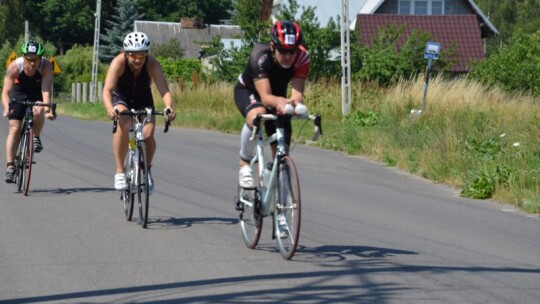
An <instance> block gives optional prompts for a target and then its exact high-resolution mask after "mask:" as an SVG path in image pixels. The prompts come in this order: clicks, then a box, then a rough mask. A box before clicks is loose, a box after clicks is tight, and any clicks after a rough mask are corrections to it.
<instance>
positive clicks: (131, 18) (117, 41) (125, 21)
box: [99, 0, 143, 62]
mask: <svg viewBox="0 0 540 304" xmlns="http://www.w3.org/2000/svg"><path fill="white" fill-rule="evenodd" d="M115 9H116V12H117V13H116V14H115V15H113V16H112V21H106V23H107V24H108V26H107V27H106V28H107V30H106V33H105V34H101V37H100V38H101V40H102V41H103V44H101V43H100V51H99V59H100V60H101V61H102V62H111V60H112V59H113V58H114V56H116V55H117V54H118V52H119V51H120V50H121V48H122V43H123V41H124V37H125V36H126V35H127V34H128V33H129V32H132V31H133V24H134V23H135V20H140V19H141V18H142V17H143V15H142V14H138V13H137V9H136V7H135V5H134V3H133V1H131V0H118V3H117V5H116V8H115Z"/></svg>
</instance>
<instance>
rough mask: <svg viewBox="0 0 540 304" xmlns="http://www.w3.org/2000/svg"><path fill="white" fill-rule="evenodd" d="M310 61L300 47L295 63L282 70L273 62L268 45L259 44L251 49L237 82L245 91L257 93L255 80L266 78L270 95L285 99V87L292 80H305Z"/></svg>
mask: <svg viewBox="0 0 540 304" xmlns="http://www.w3.org/2000/svg"><path fill="white" fill-rule="evenodd" d="M310 65H311V61H310V59H309V55H308V53H307V51H306V50H305V49H304V48H303V47H301V48H300V49H299V50H298V53H297V55H296V58H295V61H294V63H293V65H292V66H291V67H290V68H287V69H284V68H282V67H281V66H280V65H279V64H277V63H275V62H274V57H273V56H272V50H271V49H270V44H269V43H259V44H256V45H255V46H254V47H253V50H252V51H251V54H250V56H249V60H248V64H247V67H246V69H245V70H244V72H243V73H242V74H241V75H240V77H239V78H238V80H239V82H240V83H241V84H243V85H244V86H245V87H246V88H247V89H249V90H251V91H253V92H254V93H256V92H257V90H256V89H255V80H257V79H262V78H268V79H269V80H270V87H271V90H272V94H274V95H276V96H281V97H286V94H287V87H288V85H289V83H290V81H291V79H292V78H302V79H306V78H307V76H308V73H309V69H310Z"/></svg>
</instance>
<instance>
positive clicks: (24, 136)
mask: <svg viewBox="0 0 540 304" xmlns="http://www.w3.org/2000/svg"><path fill="white" fill-rule="evenodd" d="M13 103H16V104H20V105H23V106H26V110H25V113H24V118H23V120H22V129H21V135H20V136H19V143H18V145H17V152H16V154H15V161H14V167H15V185H16V187H17V191H19V192H21V191H22V194H23V195H24V196H27V195H28V189H29V188H30V177H31V176H32V165H33V164H35V163H36V161H35V160H34V111H33V110H34V107H37V106H40V107H50V108H51V109H52V113H53V115H54V116H55V117H56V103H53V104H43V103H42V102H41V101H30V100H26V101H16V100H13Z"/></svg>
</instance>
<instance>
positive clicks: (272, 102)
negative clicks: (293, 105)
mask: <svg viewBox="0 0 540 304" xmlns="http://www.w3.org/2000/svg"><path fill="white" fill-rule="evenodd" d="M255 89H257V93H259V96H261V102H262V103H263V105H265V106H267V107H272V108H276V110H277V112H278V114H284V113H285V109H284V107H285V105H286V104H287V103H288V102H289V100H288V99H287V98H285V97H281V96H276V95H274V94H272V88H271V87H270V79H268V78H260V79H257V80H255Z"/></svg>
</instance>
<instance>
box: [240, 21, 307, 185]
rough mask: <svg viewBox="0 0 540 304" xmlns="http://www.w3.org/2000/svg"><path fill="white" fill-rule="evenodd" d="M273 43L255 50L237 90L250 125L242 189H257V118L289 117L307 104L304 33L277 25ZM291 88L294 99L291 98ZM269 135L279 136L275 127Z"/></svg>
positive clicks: (243, 147)
mask: <svg viewBox="0 0 540 304" xmlns="http://www.w3.org/2000/svg"><path fill="white" fill-rule="evenodd" d="M270 37H271V42H270V43H259V44H256V45H255V46H254V47H253V50H252V51H251V54H250V56H249V59H248V64H247V67H246V69H245V70H244V72H243V73H242V74H241V75H240V76H239V77H238V82H237V84H236V86H235V87H234V100H235V102H236V106H237V107H238V109H239V110H240V113H242V115H243V116H244V117H245V119H246V123H245V124H244V127H243V128H242V131H241V133H240V162H239V165H240V171H239V185H240V186H241V187H244V188H253V187H254V186H255V182H254V180H253V172H252V171H251V168H250V167H249V161H250V160H251V158H252V157H253V150H254V148H255V144H256V142H255V141H254V140H253V141H250V137H251V130H252V128H253V126H252V122H253V118H255V117H256V116H257V114H259V113H260V114H264V113H277V114H286V110H285V106H286V105H287V104H292V105H293V106H296V105H298V104H302V103H303V102H304V89H305V84H306V79H307V77H308V73H309V69H310V65H311V61H310V58H309V55H308V53H307V51H306V49H305V48H304V47H303V46H302V45H301V43H302V31H301V29H300V27H299V26H298V24H297V23H295V22H292V21H289V20H283V21H277V22H276V23H275V24H274V25H273V26H272V29H271V32H270ZM289 84H291V95H290V97H287V91H288V87H289ZM265 128H266V132H267V133H268V134H273V133H275V125H274V124H273V123H272V122H267V123H266V126H265ZM290 139H291V122H290V120H289V121H288V122H287V124H286V126H285V140H286V143H287V145H289V143H290Z"/></svg>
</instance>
